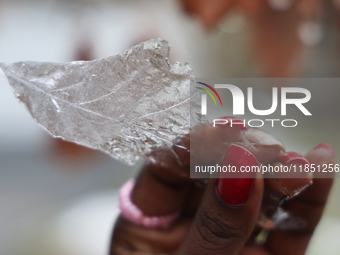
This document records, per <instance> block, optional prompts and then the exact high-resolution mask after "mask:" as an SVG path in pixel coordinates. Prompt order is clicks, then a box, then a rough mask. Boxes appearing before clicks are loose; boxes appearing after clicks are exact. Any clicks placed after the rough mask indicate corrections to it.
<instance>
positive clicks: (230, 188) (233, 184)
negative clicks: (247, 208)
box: [216, 144, 259, 206]
mask: <svg viewBox="0 0 340 255" xmlns="http://www.w3.org/2000/svg"><path fill="white" fill-rule="evenodd" d="M258 165H259V164H258V162H257V160H256V158H255V157H254V155H253V154H251V153H250V152H249V151H248V150H246V149H245V148H243V147H241V146H238V145H234V144H233V145H231V146H230V147H229V149H228V151H227V153H226V155H225V158H224V160H223V166H225V167H227V168H234V170H236V172H235V173H229V172H222V173H221V174H220V176H219V179H218V180H217V182H216V190H217V193H218V195H219V197H220V198H221V199H222V200H223V201H224V202H225V203H226V204H228V205H232V206H240V205H243V204H245V203H246V202H247V200H248V198H249V195H250V191H251V188H252V186H253V184H254V180H255V175H256V172H252V171H250V172H242V171H243V170H245V169H246V167H249V168H250V169H251V167H252V166H258ZM232 174H235V175H234V176H237V178H230V177H232V176H233V175H232ZM228 177H229V178H228Z"/></svg>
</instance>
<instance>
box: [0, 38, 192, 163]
mask: <svg viewBox="0 0 340 255" xmlns="http://www.w3.org/2000/svg"><path fill="white" fill-rule="evenodd" d="M169 51H170V47H169V45H168V42H166V41H164V40H161V39H158V38H157V39H151V40H149V41H146V42H143V43H140V44H138V45H136V46H134V47H132V48H130V49H128V50H126V51H124V52H123V53H121V54H118V55H114V56H111V57H107V58H102V59H98V60H94V61H77V62H69V63H65V64H58V63H38V62H19V63H14V64H0V67H1V69H2V70H3V71H4V73H5V75H6V76H7V78H8V80H9V82H10V84H11V86H12V87H13V89H14V91H15V95H16V97H17V98H18V99H19V100H20V101H21V102H22V103H24V104H25V105H26V107H27V109H28V111H29V112H30V113H31V115H32V117H33V118H34V119H35V120H36V121H37V122H38V123H39V124H41V125H42V126H43V127H44V128H45V129H46V130H47V131H48V132H49V133H51V135H52V136H54V137H60V138H62V139H64V140H67V141H71V142H75V143H78V144H81V145H84V146H87V147H90V148H95V149H99V150H102V151H104V152H106V153H108V154H110V155H111V156H112V157H113V158H116V159H118V160H121V161H123V162H125V163H128V164H134V163H135V162H136V161H137V160H138V158H139V156H141V155H145V154H147V153H149V152H150V151H151V150H152V149H153V148H155V147H161V146H168V147H170V146H172V144H173V141H174V139H176V138H178V137H181V136H183V135H185V134H187V133H189V127H190V117H189V116H190V86H193V84H194V83H195V82H194V78H193V72H192V68H191V67H190V65H188V64H184V65H181V64H180V63H176V64H174V65H170V64H169V62H168V55H169ZM190 83H191V85H190ZM192 110H194V111H195V109H192ZM196 116H197V115H196Z"/></svg>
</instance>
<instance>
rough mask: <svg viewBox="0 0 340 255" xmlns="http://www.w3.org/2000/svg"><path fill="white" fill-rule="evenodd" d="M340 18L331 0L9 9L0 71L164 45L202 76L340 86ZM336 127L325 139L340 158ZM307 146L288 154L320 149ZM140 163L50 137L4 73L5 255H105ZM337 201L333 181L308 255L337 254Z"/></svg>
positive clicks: (12, 4) (1, 249)
mask: <svg viewBox="0 0 340 255" xmlns="http://www.w3.org/2000/svg"><path fill="white" fill-rule="evenodd" d="M207 2H210V4H207ZM212 3H216V5H214V4H212ZM221 3H222V6H219V4H221ZM230 3H232V4H230ZM254 3H257V4H254ZM216 6H217V7H218V8H217V7H216ZM339 17H340V1H331V0H327V1H326V0H325V1H322V0H257V1H255V0H253V1H246V0H240V1H234V0H233V1H227V0H226V1H217V0H213V1H212V0H209V1H204V0H197V1H192V0H183V1H179V0H178V1H175V0H172V1H170V0H149V1H146V0H143V1H140V0H139V1H137V0H124V1H123V0H121V1H118V0H110V1H109V0H58V1H57V0H41V1H38V0H21V1H19V0H10V1H9V0H8V1H7V0H0V62H16V61H26V60H32V61H44V62H66V61H71V60H91V59H94V58H100V57H106V56H109V55H112V54H116V53H120V52H122V51H123V50H125V49H126V48H129V47H131V46H133V45H135V44H137V43H139V42H141V41H144V40H147V39H150V38H152V37H161V38H163V39H166V40H168V41H169V43H170V46H171V52H170V62H171V63H174V62H175V61H180V62H189V63H190V64H191V65H192V67H193V70H194V73H195V76H196V77H204V78H208V77H240V78H245V77H339V71H340V51H339V49H340V38H339ZM334 93H336V94H338V93H339V91H334ZM326 100H327V99H326ZM318 103H322V102H318ZM325 115H326V116H325V117H327V113H325ZM331 117H335V118H338V116H329V118H331ZM339 119H340V118H339ZM339 124H340V123H339ZM336 127H337V126H333V127H332V128H329V129H328V130H327V132H326V131H321V132H322V134H321V135H320V139H322V141H321V140H320V141H319V142H329V143H330V144H331V145H332V146H333V147H334V148H335V151H336V152H339V151H340V144H339V143H338V140H339V139H338V135H337V128H336ZM313 128H314V129H317V128H318V126H317V125H316V126H315V127H311V129H313ZM314 140H315V137H314ZM316 140H317V139H316ZM301 141H303V142H302V143H301V142H300V143H299V144H298V143H297V142H296V140H295V141H294V139H291V141H288V144H287V143H286V145H287V148H289V149H290V150H294V149H297V150H299V151H300V152H301V153H305V152H307V151H308V149H309V148H310V147H311V146H314V145H313V144H310V143H308V141H309V137H308V132H306V135H305V136H302V137H301ZM140 166H141V164H137V165H136V166H134V167H128V166H126V165H124V164H122V163H120V162H117V161H115V160H113V159H111V158H109V157H108V156H106V155H103V154H101V153H99V152H96V151H92V150H89V149H85V148H83V147H80V146H77V145H73V144H70V143H67V142H63V141H61V140H58V139H52V138H51V137H49V136H48V134H47V133H46V132H45V131H44V130H43V129H42V128H41V127H40V126H38V125H37V124H36V123H35V122H34V121H33V119H32V118H31V117H30V115H29V114H28V112H26V110H25V109H24V107H23V106H21V105H20V104H19V103H18V102H17V100H16V99H15V97H14V95H13V93H12V91H11V88H10V86H9V85H8V83H7V81H6V79H5V77H4V75H1V74H0V255H9V254H10V255H29V254H35V255H40V254H41V255H42V254H51V255H57V254H58V255H61V254H63V255H73V254H74V255H75V254H77V255H79V254H82V255H97V254H98V255H101V254H103V255H104V254H106V253H107V252H108V245H109V239H110V235H111V231H112V227H113V224H114V220H115V217H116V216H117V214H118V205H117V199H116V194H117V189H118V188H119V187H120V186H121V185H122V184H123V182H124V181H125V180H127V179H128V178H130V177H131V176H134V175H135V174H136V172H137V171H138V170H139V168H140ZM339 192H340V183H339V181H338V180H336V183H335V186H334V188H333V190H332V194H331V198H330V201H329V204H328V206H327V210H326V213H325V216H324V217H323V219H322V222H321V224H320V225H319V227H318V229H317V231H316V234H315V236H314V237H313V240H312V243H311V245H310V247H309V250H308V253H307V254H309V255H314V254H339V251H340V243H339V242H338V241H337V239H338V236H339V235H340V205H339V204H340V203H339V199H338V196H337V194H338V193H339Z"/></svg>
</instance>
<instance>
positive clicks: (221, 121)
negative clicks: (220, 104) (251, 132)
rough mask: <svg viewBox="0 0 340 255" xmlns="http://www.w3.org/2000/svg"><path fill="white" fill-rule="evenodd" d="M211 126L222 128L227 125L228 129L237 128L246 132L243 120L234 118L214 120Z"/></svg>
mask: <svg viewBox="0 0 340 255" xmlns="http://www.w3.org/2000/svg"><path fill="white" fill-rule="evenodd" d="M210 123H211V124H212V125H213V126H217V127H223V126H224V125H228V127H230V126H232V127H237V128H239V129H241V130H247V125H246V122H245V120H241V119H239V118H236V117H221V118H218V119H215V120H214V121H212V122H210Z"/></svg>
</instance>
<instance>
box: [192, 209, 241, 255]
mask: <svg viewBox="0 0 340 255" xmlns="http://www.w3.org/2000/svg"><path fill="white" fill-rule="evenodd" d="M196 226H197V232H198V234H199V235H200V236H201V238H202V239H203V240H204V241H205V243H206V245H209V244H211V245H212V246H216V245H218V246H220V245H223V246H232V245H235V244H237V243H238V242H237V241H238V240H243V239H244V236H245V229H244V227H243V226H242V222H241V223H240V222H238V221H236V220H232V219H230V218H227V217H226V215H223V212H221V211H220V210H217V209H215V208H213V207H212V206H207V207H206V208H204V209H202V210H200V211H199V212H198V224H197V225H196ZM208 248H209V247H208Z"/></svg>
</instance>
